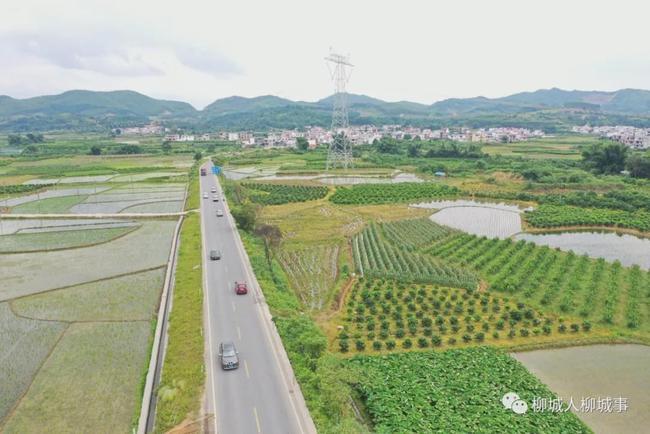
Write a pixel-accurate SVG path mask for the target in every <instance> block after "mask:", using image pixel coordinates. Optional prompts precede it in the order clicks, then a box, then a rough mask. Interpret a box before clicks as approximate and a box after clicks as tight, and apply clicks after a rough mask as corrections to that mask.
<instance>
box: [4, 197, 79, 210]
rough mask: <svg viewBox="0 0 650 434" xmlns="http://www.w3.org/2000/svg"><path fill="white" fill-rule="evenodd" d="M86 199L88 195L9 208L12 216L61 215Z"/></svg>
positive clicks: (51, 198)
mask: <svg viewBox="0 0 650 434" xmlns="http://www.w3.org/2000/svg"><path fill="white" fill-rule="evenodd" d="M87 198H88V195H79V196H60V197H48V198H46V199H41V200H34V201H32V202H27V203H23V204H20V205H16V206H14V207H12V208H11V213H12V214H46V213H52V214H63V213H67V212H68V211H69V210H70V208H72V207H73V206H74V205H77V204H79V203H81V202H83V201H85V200H86V199H87Z"/></svg>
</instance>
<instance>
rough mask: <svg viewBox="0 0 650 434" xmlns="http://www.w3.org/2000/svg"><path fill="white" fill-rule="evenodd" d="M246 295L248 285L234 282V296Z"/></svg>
mask: <svg viewBox="0 0 650 434" xmlns="http://www.w3.org/2000/svg"><path fill="white" fill-rule="evenodd" d="M247 293H248V285H246V283H245V282H235V294H237V295H244V294H247Z"/></svg>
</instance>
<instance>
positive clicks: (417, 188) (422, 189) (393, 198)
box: [330, 182, 459, 204]
mask: <svg viewBox="0 0 650 434" xmlns="http://www.w3.org/2000/svg"><path fill="white" fill-rule="evenodd" d="M458 194H459V191H458V189H456V188H454V187H450V186H448V185H445V184H439V183H432V182H421V183H418V182H404V183H399V184H358V185H354V186H352V187H338V188H337V189H336V192H335V193H334V194H333V195H332V196H331V197H330V200H331V201H332V202H333V203H335V204H379V203H395V202H408V201H413V200H424V199H437V198H441V197H455V196H457V195H458Z"/></svg>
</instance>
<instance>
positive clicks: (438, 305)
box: [334, 279, 591, 353]
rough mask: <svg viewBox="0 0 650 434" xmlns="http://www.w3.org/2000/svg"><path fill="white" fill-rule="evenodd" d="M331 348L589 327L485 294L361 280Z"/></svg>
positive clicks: (496, 338)
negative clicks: (341, 328) (343, 323)
mask: <svg viewBox="0 0 650 434" xmlns="http://www.w3.org/2000/svg"><path fill="white" fill-rule="evenodd" d="M345 312H346V313H345V316H344V317H343V321H344V322H345V324H346V325H345V327H344V329H343V330H341V332H340V333H339V334H338V336H337V343H336V345H334V347H335V349H336V350H338V351H340V352H342V353H347V352H349V351H351V352H363V351H374V352H377V351H381V350H384V349H385V350H389V351H390V350H399V349H406V350H408V349H415V348H420V349H422V348H435V347H453V346H455V345H471V344H477V343H478V344H482V343H490V344H493V345H508V346H513V345H518V344H530V341H533V342H536V343H543V342H550V341H557V340H561V339H564V338H565V337H567V336H568V337H570V338H572V339H575V338H576V337H582V336H584V335H589V334H590V332H591V323H589V322H587V321H581V320H578V319H575V318H574V319H573V320H572V321H568V318H559V319H558V318H557V316H555V315H553V316H549V315H545V314H543V313H542V312H539V311H537V310H535V309H533V308H531V307H530V306H528V305H526V304H525V303H521V302H518V303H517V302H515V301H514V300H512V299H510V298H508V297H502V296H500V295H498V294H494V293H490V292H489V291H481V292H479V291H476V290H471V291H470V290H466V289H459V288H444V287H438V286H432V285H422V284H420V285H415V284H410V285H409V284H407V283H404V280H403V279H401V280H400V281H393V280H365V281H363V282H359V283H357V284H356V285H355V286H354V288H353V289H352V291H351V293H350V295H349V296H348V299H347V303H346V308H345Z"/></svg>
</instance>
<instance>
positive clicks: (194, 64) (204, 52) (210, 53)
mask: <svg viewBox="0 0 650 434" xmlns="http://www.w3.org/2000/svg"><path fill="white" fill-rule="evenodd" d="M176 57H178V60H180V61H181V62H182V63H183V64H184V65H186V66H188V67H190V68H192V69H196V70H197V71H201V72H205V73H207V74H210V75H213V76H215V77H229V76H234V75H240V74H242V72H243V71H242V69H241V67H240V66H239V65H237V64H236V63H234V62H233V61H231V60H230V59H228V58H227V57H225V56H224V55H222V54H221V53H219V52H215V51H214V50H209V49H205V48H198V47H192V46H185V47H178V48H177V49H176Z"/></svg>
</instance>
